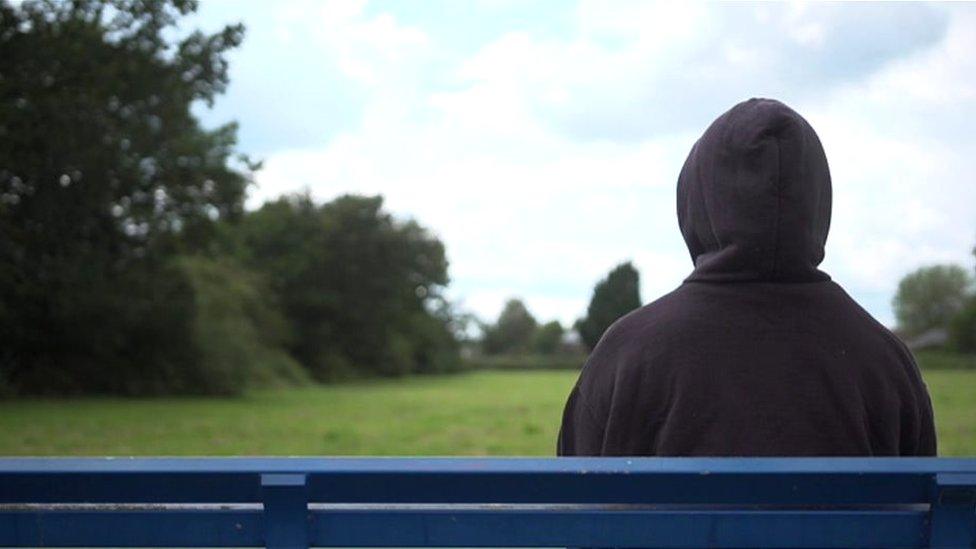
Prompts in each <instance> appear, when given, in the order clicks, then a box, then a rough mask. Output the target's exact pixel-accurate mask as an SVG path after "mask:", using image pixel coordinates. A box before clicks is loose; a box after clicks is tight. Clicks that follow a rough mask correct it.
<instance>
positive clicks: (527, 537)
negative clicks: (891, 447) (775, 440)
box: [0, 458, 976, 548]
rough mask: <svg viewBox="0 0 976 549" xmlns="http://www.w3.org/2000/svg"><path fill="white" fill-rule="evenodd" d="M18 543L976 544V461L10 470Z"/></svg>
mask: <svg viewBox="0 0 976 549" xmlns="http://www.w3.org/2000/svg"><path fill="white" fill-rule="evenodd" d="M0 546H8V547H11V546H17V547H93V546H113V547H261V546H267V547H308V546H317V547H564V546H576V547H675V548H678V547H889V548H914V547H952V548H960V547H976V459H936V458H560V459H513V458H499V459H468V458H433V459H414V458H365V459H355V458H321V459H319V458H200V459H196V458H192V459H191V458H81V459H77V458H25V459H17V458H7V459H0Z"/></svg>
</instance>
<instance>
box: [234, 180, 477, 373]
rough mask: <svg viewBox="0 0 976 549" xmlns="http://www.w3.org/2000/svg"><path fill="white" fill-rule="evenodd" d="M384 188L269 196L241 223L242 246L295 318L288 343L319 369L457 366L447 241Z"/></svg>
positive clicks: (355, 370) (291, 318)
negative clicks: (387, 207)
mask: <svg viewBox="0 0 976 549" xmlns="http://www.w3.org/2000/svg"><path fill="white" fill-rule="evenodd" d="M382 206H383V199H382V198H381V197H361V196H343V197H340V198H337V199H336V200H333V201H332V202H329V203H326V204H324V205H321V206H318V205H316V204H315V203H314V202H313V201H312V199H311V198H310V197H309V196H307V195H297V196H290V197H285V198H282V199H279V200H277V201H275V202H270V203H267V204H265V205H264V206H263V207H262V208H261V209H259V210H258V211H256V212H253V213H252V214H249V215H248V216H247V217H246V218H245V219H244V220H243V222H242V223H241V224H240V226H239V228H238V229H237V230H238V231H239V235H238V237H239V241H240V249H239V250H238V254H239V255H240V256H241V257H242V260H243V261H244V262H245V263H246V264H247V265H249V266H250V267H251V268H252V269H255V270H257V271H259V272H262V273H264V274H265V276H266V278H267V280H269V281H270V284H271V290H272V292H273V293H274V294H275V296H276V298H277V301H278V302H279V303H280V304H281V306H282V307H283V310H284V314H285V316H286V318H287V319H288V321H289V323H290V324H291V326H292V330H293V332H294V336H295V337H294V339H293V342H292V344H291V345H290V350H291V352H292V354H293V356H294V357H295V358H297V359H298V360H299V361H300V362H301V363H302V364H304V365H305V366H306V367H307V368H308V369H309V370H310V371H311V373H312V374H313V376H315V377H316V378H317V379H319V380H322V381H328V380H332V379H336V378H341V377H348V376H350V375H361V374H380V375H396V374H404V373H410V372H432V371H443V370H449V369H453V368H456V367H457V365H458V356H457V342H456V341H455V339H454V337H453V335H452V333H451V327H452V326H451V324H450V323H451V317H450V308H449V306H448V304H447V302H446V300H445V299H444V297H443V295H442V290H443V287H444V286H445V285H446V284H447V282H448V277H447V258H446V255H445V252H444V246H443V244H442V243H441V242H440V241H439V240H438V239H437V238H435V237H434V236H433V235H431V234H430V233H429V232H428V231H427V230H426V229H424V228H423V227H421V226H420V225H419V224H417V223H416V222H414V221H398V220H396V219H394V218H393V217H392V216H391V215H390V214H389V213H387V212H385V211H383V209H382Z"/></svg>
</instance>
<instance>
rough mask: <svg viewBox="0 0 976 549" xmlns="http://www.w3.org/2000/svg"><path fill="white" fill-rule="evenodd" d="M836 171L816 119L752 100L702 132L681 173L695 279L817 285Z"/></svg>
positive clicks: (681, 212)
mask: <svg viewBox="0 0 976 549" xmlns="http://www.w3.org/2000/svg"><path fill="white" fill-rule="evenodd" d="M830 201H831V186H830V170H829V169H828V167H827V157H826V155H825V154H824V151H823V146H821V144H820V139H819V138H818V137H817V134H816V132H814V131H813V128H812V127H810V124H809V123H807V121H806V120H804V119H803V117H802V116H800V115H799V114H797V113H796V111H794V110H793V109H791V108H789V107H787V106H786V105H784V104H783V103H780V102H779V101H775V100H772V99H750V100H748V101H745V102H743V103H739V104H738V105H736V106H734V107H732V108H731V109H730V110H729V111H728V112H726V113H725V114H723V115H722V116H720V117H718V119H717V120H715V122H712V125H711V126H709V127H708V129H707V130H705V133H704V135H702V136H701V138H700V139H699V140H698V141H697V142H696V143H695V146H694V147H692V149H691V153H689V154H688V159H687V160H685V164H684V167H683V168H682V169H681V175H680V176H679V177H678V224H679V225H680V226H681V234H682V236H684V239H685V243H686V244H687V245H688V251H689V252H690V253H691V258H692V261H694V264H695V270H694V271H693V272H692V273H691V276H689V277H688V279H687V280H688V281H702V282H737V281H739V282H747V281H753V282H756V281H763V282H817V281H823V280H829V279H830V277H829V276H827V274H826V273H823V272H822V271H820V270H818V269H817V266H818V265H820V262H821V261H823V257H824V244H825V243H826V241H827V231H828V229H829V228H830Z"/></svg>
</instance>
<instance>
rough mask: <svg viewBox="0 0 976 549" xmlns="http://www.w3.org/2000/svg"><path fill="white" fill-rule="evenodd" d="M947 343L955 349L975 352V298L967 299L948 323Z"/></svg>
mask: <svg viewBox="0 0 976 549" xmlns="http://www.w3.org/2000/svg"><path fill="white" fill-rule="evenodd" d="M949 343H950V345H951V346H952V347H953V348H954V349H955V350H957V351H960V352H963V353H976V298H971V299H969V300H968V301H967V302H966V304H965V306H964V307H963V308H962V310H961V311H959V312H958V313H957V314H956V316H954V317H953V318H952V321H951V322H950V323H949Z"/></svg>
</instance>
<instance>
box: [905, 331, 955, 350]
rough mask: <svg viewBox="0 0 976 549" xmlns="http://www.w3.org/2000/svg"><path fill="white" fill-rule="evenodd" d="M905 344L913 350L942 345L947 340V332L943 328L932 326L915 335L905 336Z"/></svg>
mask: <svg viewBox="0 0 976 549" xmlns="http://www.w3.org/2000/svg"><path fill="white" fill-rule="evenodd" d="M904 340H905V345H907V346H908V348H909V349H911V350H913V351H918V350H921V349H931V348H932V347H943V346H945V344H946V343H948V341H949V332H948V331H947V330H946V329H945V328H932V329H931V330H928V331H925V332H922V333H921V334H918V335H917V336H913V337H905V338H904Z"/></svg>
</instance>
